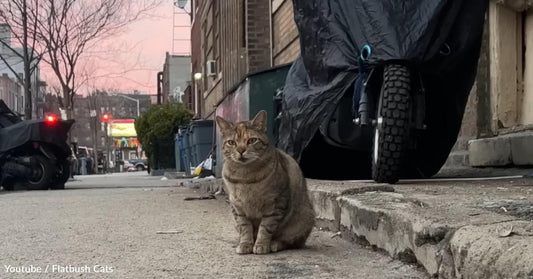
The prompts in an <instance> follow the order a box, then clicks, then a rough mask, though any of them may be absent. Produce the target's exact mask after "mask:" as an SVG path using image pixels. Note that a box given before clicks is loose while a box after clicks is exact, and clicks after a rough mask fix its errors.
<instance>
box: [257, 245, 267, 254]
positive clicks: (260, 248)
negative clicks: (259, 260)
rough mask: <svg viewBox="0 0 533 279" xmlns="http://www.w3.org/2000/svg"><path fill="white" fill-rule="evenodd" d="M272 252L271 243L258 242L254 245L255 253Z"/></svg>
mask: <svg viewBox="0 0 533 279" xmlns="http://www.w3.org/2000/svg"><path fill="white" fill-rule="evenodd" d="M268 253H270V243H256V244H255V245H254V254H268Z"/></svg>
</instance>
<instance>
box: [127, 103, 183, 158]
mask: <svg viewBox="0 0 533 279" xmlns="http://www.w3.org/2000/svg"><path fill="white" fill-rule="evenodd" d="M192 116H193V113H192V112H191V111H190V110H188V109H186V108H185V106H184V105H183V104H163V105H156V106H152V107H151V108H150V110H148V111H147V112H145V113H143V114H141V115H140V116H139V117H137V119H136V120H135V130H136V131H137V137H138V139H139V141H140V142H141V144H142V147H143V150H144V151H145V152H146V156H147V157H148V158H149V160H150V159H151V158H152V154H154V151H155V150H154V149H155V145H156V144H157V143H158V142H169V141H173V139H174V135H175V134H176V133H177V132H178V128H179V126H182V125H187V124H189V123H190V122H191V118H192ZM172 152H173V151H172Z"/></svg>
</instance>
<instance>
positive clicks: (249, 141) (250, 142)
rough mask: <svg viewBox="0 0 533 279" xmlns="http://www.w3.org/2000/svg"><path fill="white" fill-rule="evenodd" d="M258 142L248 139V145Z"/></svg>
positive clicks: (254, 139)
mask: <svg viewBox="0 0 533 279" xmlns="http://www.w3.org/2000/svg"><path fill="white" fill-rule="evenodd" d="M256 142H257V138H249V139H248V144H254V143H256Z"/></svg>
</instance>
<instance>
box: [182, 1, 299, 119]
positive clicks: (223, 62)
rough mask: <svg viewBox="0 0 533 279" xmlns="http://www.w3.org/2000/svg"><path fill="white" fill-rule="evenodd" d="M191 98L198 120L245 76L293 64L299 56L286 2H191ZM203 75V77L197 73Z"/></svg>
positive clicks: (294, 28)
mask: <svg viewBox="0 0 533 279" xmlns="http://www.w3.org/2000/svg"><path fill="white" fill-rule="evenodd" d="M191 44H192V58H191V62H192V73H193V76H194V75H195V74H196V75H197V77H200V78H196V79H193V83H192V88H191V94H190V95H191V96H192V98H191V99H192V103H193V104H194V106H193V108H194V111H196V112H197V115H198V116H199V117H201V118H204V119H207V118H213V114H214V108H215V107H216V105H217V104H219V103H220V102H221V101H222V100H223V99H224V97H225V96H227V95H228V94H230V93H232V92H233V91H234V90H235V87H236V86H237V85H238V84H239V83H240V82H241V81H242V80H243V79H245V78H246V76H247V75H248V74H251V73H254V72H259V71H262V70H265V69H269V68H271V67H272V66H275V65H281V64H285V63H289V62H292V61H294V60H295V59H296V57H297V55H298V54H299V41H298V32H297V30H296V26H295V24H294V20H293V14H292V1H290V0H247V1H243V0H228V1H206V0H195V1H193V7H192V30H191ZM199 74H201V75H199Z"/></svg>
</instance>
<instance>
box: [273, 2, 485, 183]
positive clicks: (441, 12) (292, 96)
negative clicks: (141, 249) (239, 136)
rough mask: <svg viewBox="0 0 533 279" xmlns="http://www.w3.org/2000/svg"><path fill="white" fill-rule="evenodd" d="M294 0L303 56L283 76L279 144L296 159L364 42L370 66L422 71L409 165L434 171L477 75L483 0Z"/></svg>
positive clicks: (350, 75)
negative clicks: (396, 64) (420, 107)
mask: <svg viewBox="0 0 533 279" xmlns="http://www.w3.org/2000/svg"><path fill="white" fill-rule="evenodd" d="M293 5H294V18H295V22H296V24H297V27H298V31H299V34H300V46H301V56H300V57H299V58H298V59H297V60H296V61H295V62H294V64H293V65H292V67H291V69H290V71H289V74H288V76H287V80H286V85H285V88H284V95H283V101H282V111H283V112H282V118H281V125H280V128H279V129H280V130H279V135H280V137H279V139H278V147H280V148H281V149H284V150H285V151H287V152H288V153H289V154H290V155H292V156H293V157H295V158H296V159H297V160H300V159H301V158H302V153H303V151H304V149H305V148H306V146H307V145H308V144H309V143H310V142H311V140H312V139H313V137H314V136H315V134H317V133H316V132H317V131H318V130H319V128H321V130H322V128H323V127H325V125H324V124H325V121H326V120H327V119H329V115H330V114H331V113H332V112H333V110H334V109H335V107H336V106H337V103H338V101H339V99H340V98H341V97H342V96H343V94H344V93H345V92H346V91H347V89H348V88H350V87H351V86H352V88H353V84H354V82H355V80H356V78H357V75H358V71H357V65H358V57H359V51H360V50H361V48H362V47H363V46H364V45H369V46H370V47H371V49H372V54H371V57H370V59H369V60H368V63H369V65H371V66H374V65H380V64H383V63H386V62H389V61H394V60H401V61H408V62H409V64H410V65H412V66H413V67H416V68H417V70H418V71H419V72H420V73H421V78H422V81H423V84H424V86H425V88H426V96H427V97H426V108H427V109H426V121H425V123H426V124H427V130H425V131H424V132H422V133H421V134H420V135H419V137H420V138H419V140H418V143H419V144H418V146H417V149H416V151H415V154H412V157H411V163H412V165H413V167H414V168H415V169H416V171H417V172H418V173H419V174H421V175H422V176H430V175H433V174H434V173H435V172H436V171H438V169H439V168H440V167H441V166H442V164H443V163H444V161H445V160H446V158H447V156H448V154H449V151H450V149H451V147H452V146H453V144H454V143H455V140H456V138H457V134H458V131H459V128H460V125H461V120H462V115H463V112H464V108H465V105H466V101H467V98H468V94H469V92H470V89H471V87H472V84H473V82H474V79H475V75H476V67H477V60H478V57H479V49H480V45H481V38H482V33H483V25H484V20H485V11H486V8H487V5H488V1H487V0H388V1H385V0H293ZM369 151H370V150H369ZM346 154H349V153H346ZM307 157H310V156H306V158H307ZM339 159H340V158H339ZM300 163H302V162H300Z"/></svg>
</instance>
